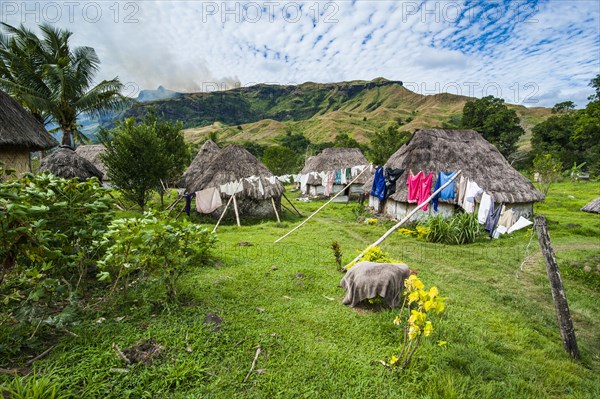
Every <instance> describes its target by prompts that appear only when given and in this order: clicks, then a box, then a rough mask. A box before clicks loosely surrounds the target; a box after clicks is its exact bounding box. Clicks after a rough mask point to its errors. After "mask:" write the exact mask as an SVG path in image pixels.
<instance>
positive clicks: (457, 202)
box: [363, 129, 544, 230]
mask: <svg viewBox="0 0 600 399" xmlns="http://www.w3.org/2000/svg"><path fill="white" fill-rule="evenodd" d="M459 170H460V171H461V176H460V178H458V177H457V178H456V181H455V182H454V181H453V182H452V183H451V185H450V186H449V188H448V189H446V190H444V191H445V193H446V194H445V195H444V191H442V195H441V197H440V198H439V199H438V204H437V205H436V206H431V205H429V206H428V205H425V206H424V207H423V208H422V211H419V212H416V213H415V214H414V216H412V219H411V220H417V219H424V218H428V217H430V216H434V215H443V216H444V217H449V216H451V215H453V214H454V213H455V212H456V211H457V210H458V209H459V207H462V208H463V209H464V211H466V212H468V213H473V212H475V207H476V205H477V204H479V207H478V209H479V210H478V218H479V220H480V222H482V215H483V222H482V223H485V222H486V219H487V216H488V215H489V214H490V213H493V214H494V215H493V216H494V218H495V219H496V220H498V218H502V220H503V221H504V220H505V221H504V224H505V225H506V226H504V227H506V229H507V230H509V229H510V228H511V227H512V226H513V225H514V224H515V223H516V222H517V221H519V220H520V219H521V217H523V219H530V218H531V217H532V215H533V203H535V202H537V201H541V200H543V199H544V195H543V194H542V193H541V192H539V191H538V190H536V189H535V187H534V186H533V185H532V184H531V182H530V181H529V180H528V179H527V178H525V177H524V176H523V175H521V174H520V173H519V172H518V171H517V170H516V169H514V168H513V167H512V166H511V165H510V164H509V163H508V161H507V160H506V159H505V158H504V157H503V156H502V154H500V152H499V151H498V150H497V149H496V147H494V146H493V145H492V144H490V143H489V142H488V141H487V140H485V139H484V138H483V137H482V136H481V135H480V134H479V133H478V132H476V131H474V130H447V129H422V130H417V131H416V132H415V133H414V134H413V136H412V137H411V139H410V140H409V141H408V142H407V143H406V144H404V145H403V146H402V147H401V148H400V149H399V150H398V151H396V153H394V154H393V155H392V156H391V157H390V159H389V160H388V162H387V163H386V164H385V165H384V167H383V168H381V169H380V170H378V172H376V174H375V177H374V178H373V179H371V180H370V181H369V182H367V184H365V186H364V187H363V189H364V190H365V191H366V192H369V194H370V196H369V206H370V207H372V208H373V209H375V210H377V211H379V212H382V213H384V214H385V215H387V216H389V217H391V218H395V219H401V218H402V217H404V216H405V215H407V214H409V213H410V212H411V211H412V210H413V209H414V208H415V207H417V205H418V204H417V202H419V203H420V202H421V201H423V200H424V199H425V198H426V197H428V196H429V194H430V193H431V192H432V191H433V190H434V189H435V187H440V185H441V184H440V185H438V181H439V183H444V182H445V181H447V180H450V178H451V176H452V175H453V174H454V173H456V172H458V171H459ZM384 185H386V186H387V187H386V189H383V186H384ZM415 185H419V187H417V188H415V187H416V186H415ZM378 187H381V188H382V189H381V190H379V189H378ZM390 188H391V190H390ZM423 189H425V194H426V195H424V194H422V195H420V196H419V195H418V194H419V191H420V192H421V193H422V192H423V191H422V190H423ZM415 190H416V191H415ZM415 193H416V194H417V195H415ZM419 200H420V201H419Z"/></svg>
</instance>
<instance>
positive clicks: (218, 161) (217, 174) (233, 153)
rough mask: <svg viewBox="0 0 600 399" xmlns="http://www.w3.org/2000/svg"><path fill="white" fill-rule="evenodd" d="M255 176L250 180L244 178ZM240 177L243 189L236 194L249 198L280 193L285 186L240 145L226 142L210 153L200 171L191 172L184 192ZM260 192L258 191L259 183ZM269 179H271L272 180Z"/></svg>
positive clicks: (275, 195)
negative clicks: (197, 172)
mask: <svg viewBox="0 0 600 399" xmlns="http://www.w3.org/2000/svg"><path fill="white" fill-rule="evenodd" d="M253 176H254V177H256V178H257V180H256V181H255V182H254V183H252V182H250V181H249V180H247V179H246V178H250V177H253ZM241 180H243V183H242V186H241V187H243V191H242V192H241V193H240V194H238V198H252V199H257V200H262V199H268V198H272V197H280V196H281V195H282V194H283V192H284V188H283V185H282V184H281V182H279V180H277V178H275V177H274V176H273V174H272V173H271V172H270V171H269V169H267V167H266V166H265V165H263V164H262V163H261V162H260V161H259V160H258V159H257V158H256V157H255V156H254V155H252V154H250V153H249V152H248V151H247V150H246V149H244V148H243V147H241V146H239V145H235V144H232V145H229V146H228V147H226V148H225V149H223V150H221V151H219V152H218V153H217V154H215V155H213V156H212V157H210V160H209V161H208V162H207V165H206V168H205V170H204V172H203V173H200V174H198V175H196V176H193V177H192V176H191V175H190V180H188V184H187V192H195V191H200V190H204V189H206V188H210V187H220V186H221V185H224V184H227V183H234V182H239V181H241ZM258 181H260V185H262V188H263V193H261V192H260V189H259V186H260V185H259V183H258ZM271 181H272V182H271Z"/></svg>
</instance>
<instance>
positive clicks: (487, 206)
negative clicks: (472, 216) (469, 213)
mask: <svg viewBox="0 0 600 399" xmlns="http://www.w3.org/2000/svg"><path fill="white" fill-rule="evenodd" d="M493 209H494V199H493V198H492V197H490V195H489V194H488V193H483V194H482V195H481V202H480V203H479V211H478V212H477V221H478V222H479V224H486V221H487V219H488V216H489V214H490V212H493Z"/></svg>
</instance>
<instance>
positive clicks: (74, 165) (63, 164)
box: [40, 146, 102, 180]
mask: <svg viewBox="0 0 600 399" xmlns="http://www.w3.org/2000/svg"><path fill="white" fill-rule="evenodd" d="M45 171H48V172H50V173H52V174H53V175H55V176H58V177H63V178H65V179H73V178H75V177H77V178H79V180H86V179H91V178H92V177H97V178H98V179H99V180H102V172H100V171H99V170H98V169H97V168H96V167H95V166H94V165H93V164H92V163H91V162H90V161H88V160H87V159H85V158H83V157H81V156H79V155H77V153H76V152H75V151H74V150H73V149H72V148H71V147H68V146H61V147H60V148H59V149H58V150H56V151H54V152H53V153H52V154H50V155H49V156H47V157H46V158H44V159H42V162H41V163H40V172H45Z"/></svg>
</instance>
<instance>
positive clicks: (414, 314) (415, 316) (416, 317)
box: [408, 309, 427, 326]
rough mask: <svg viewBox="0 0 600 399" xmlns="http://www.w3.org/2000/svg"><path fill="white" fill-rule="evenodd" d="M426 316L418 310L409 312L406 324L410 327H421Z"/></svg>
mask: <svg viewBox="0 0 600 399" xmlns="http://www.w3.org/2000/svg"><path fill="white" fill-rule="evenodd" d="M426 318H427V316H426V315H425V313H423V312H419V311H418V310H414V309H413V310H411V315H410V318H409V319H408V323H409V324H411V325H413V324H414V325H419V326H421V325H423V324H424V323H425V319H426Z"/></svg>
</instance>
